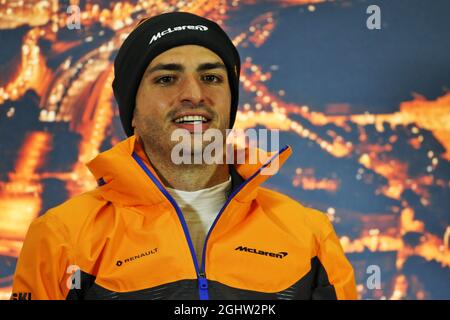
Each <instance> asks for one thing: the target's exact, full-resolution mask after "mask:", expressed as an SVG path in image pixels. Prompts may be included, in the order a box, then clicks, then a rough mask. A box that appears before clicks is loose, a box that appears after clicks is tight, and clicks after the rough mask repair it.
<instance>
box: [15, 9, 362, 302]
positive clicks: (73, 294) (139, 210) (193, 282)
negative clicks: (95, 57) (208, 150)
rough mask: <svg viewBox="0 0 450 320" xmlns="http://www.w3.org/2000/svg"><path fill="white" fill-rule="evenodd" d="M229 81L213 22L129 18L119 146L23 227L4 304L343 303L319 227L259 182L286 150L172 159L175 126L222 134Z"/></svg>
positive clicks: (325, 234)
mask: <svg viewBox="0 0 450 320" xmlns="http://www.w3.org/2000/svg"><path fill="white" fill-rule="evenodd" d="M239 72H240V58H239V54H238V52H237V50H236V48H235V47H234V45H233V44H232V42H231V41H230V39H229V38H228V36H227V35H226V34H225V32H224V31H223V30H222V29H221V28H220V27H219V26H218V25H217V24H215V23H214V22H212V21H210V20H207V19H205V18H202V17H198V16H196V15H193V14H189V13H181V12H178V13H167V14H162V15H159V16H156V17H152V18H150V19H146V20H144V21H142V22H141V23H140V24H139V25H138V26H137V27H136V28H135V29H134V30H133V31H132V32H131V34H130V35H129V36H128V38H127V39H126V40H125V42H124V44H123V45H122V47H121V48H120V50H119V52H118V55H117V57H116V60H115V79H114V82H113V89H114V94H115V97H116V100H117V101H118V104H119V109H120V116H121V120H122V124H123V127H124V129H125V132H126V134H127V135H128V136H129V138H128V139H126V140H125V141H122V142H120V143H119V144H118V145H116V146H115V147H113V148H112V149H110V150H108V151H106V152H104V153H102V154H100V155H99V156H97V157H96V158H95V159H94V160H92V161H91V162H90V163H89V164H88V167H89V169H90V170H91V171H92V173H93V175H94V176H95V178H96V179H97V181H98V183H99V187H98V188H97V189H96V190H93V191H90V192H87V193H85V194H82V195H79V196H77V197H74V198H73V199H71V200H69V201H67V202H66V203H64V204H62V205H60V206H58V207H56V208H53V209H51V210H49V211H48V212H47V213H46V214H45V215H43V216H42V217H39V218H38V219H36V220H35V221H34V222H33V223H32V224H31V226H30V228H29V231H28V234H27V237H26V240H25V243H24V246H23V249H22V252H21V255H20V258H19V262H18V265H17V269H16V274H15V278H14V285H13V296H12V297H13V298H20V297H31V298H32V299H133V298H136V299H336V298H338V299H354V298H356V296H357V295H356V288H355V280H354V274H353V269H352V267H351V265H350V264H349V262H348V261H347V259H346V258H345V255H344V252H343V250H342V248H341V246H340V244H339V240H338V238H337V237H336V234H335V232H334V230H333V227H332V225H331V223H330V222H329V220H328V218H327V217H326V216H325V215H324V214H322V213H320V212H317V211H315V210H312V209H308V208H305V207H303V206H302V205H300V204H299V203H297V202H296V201H294V200H292V199H290V198H289V197H287V196H285V195H283V194H280V193H277V192H274V191H271V190H268V189H266V188H263V187H261V186H260V185H261V184H262V183H263V182H264V181H265V180H266V179H267V178H268V177H269V176H268V175H264V174H262V170H263V169H264V168H267V167H268V166H270V165H271V163H273V162H274V161H277V162H278V163H279V164H280V165H281V164H282V163H283V162H284V161H286V159H287V158H288V157H289V155H290V154H291V149H290V148H289V147H286V148H283V149H282V150H280V151H279V152H277V153H271V154H268V155H267V157H266V160H265V161H259V162H258V163H256V164H255V163H243V164H235V165H228V164H226V163H220V162H215V163H212V164H207V163H200V164H189V163H184V164H183V163H182V164H175V163H174V161H173V153H172V151H173V148H174V147H175V146H176V145H177V143H178V142H177V141H173V139H172V134H173V132H174V131H175V130H177V129H185V130H187V132H188V135H189V136H190V137H192V141H194V140H195V138H196V137H198V136H199V133H198V132H197V131H196V127H198V126H199V127H200V131H201V132H200V136H201V134H202V133H203V132H207V130H209V129H211V130H212V129H215V130H218V131H219V132H222V133H224V135H225V131H226V129H228V128H231V127H232V126H233V123H234V120H235V117H236V111H237V105H238V87H239ZM204 148H205V144H201V145H200V147H199V146H198V145H197V147H194V148H191V149H190V151H191V154H190V155H191V156H194V155H195V154H196V153H198V152H203V151H204ZM259 160H261V158H260V159H259ZM74 270H75V272H74Z"/></svg>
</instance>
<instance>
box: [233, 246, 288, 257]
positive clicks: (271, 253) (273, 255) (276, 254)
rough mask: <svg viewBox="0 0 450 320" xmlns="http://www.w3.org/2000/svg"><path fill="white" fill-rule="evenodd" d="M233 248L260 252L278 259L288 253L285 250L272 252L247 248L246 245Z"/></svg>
mask: <svg viewBox="0 0 450 320" xmlns="http://www.w3.org/2000/svg"><path fill="white" fill-rule="evenodd" d="M234 250H237V251H244V252H250V253H255V254H260V255H262V256H267V257H273V258H278V259H283V258H284V257H286V256H287V255H288V253H287V252H278V253H274V252H269V251H263V250H258V249H253V248H248V247H244V246H239V247H237V248H236V249H234Z"/></svg>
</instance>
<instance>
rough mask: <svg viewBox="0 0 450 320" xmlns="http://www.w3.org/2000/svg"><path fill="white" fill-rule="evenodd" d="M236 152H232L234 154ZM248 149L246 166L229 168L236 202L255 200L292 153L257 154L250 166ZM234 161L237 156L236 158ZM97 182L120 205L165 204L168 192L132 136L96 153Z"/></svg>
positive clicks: (286, 149)
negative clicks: (258, 191)
mask: <svg viewBox="0 0 450 320" xmlns="http://www.w3.org/2000/svg"><path fill="white" fill-rule="evenodd" d="M237 151H238V149H235V152H237ZM249 153H250V150H249V149H245V155H246V156H245V159H246V161H245V163H244V164H234V165H230V175H231V178H232V192H231V196H233V197H234V199H236V200H238V201H239V202H249V201H252V200H253V199H254V198H255V197H256V193H257V188H258V187H259V186H260V185H261V184H262V183H263V182H264V181H265V180H266V179H268V178H269V177H270V176H272V175H274V174H276V172H277V170H275V169H276V168H277V167H278V170H279V168H281V166H282V165H283V164H284V162H285V161H286V160H287V158H289V156H290V155H291V153H292V149H291V147H289V146H286V147H284V148H282V149H281V150H280V151H279V152H273V153H266V152H264V153H263V152H261V153H258V155H259V156H258V157H257V161H256V163H255V164H249V163H247V162H248V159H249ZM235 159H236V157H235ZM87 167H88V168H89V170H90V171H91V173H92V174H93V175H94V177H95V179H96V180H97V181H98V182H99V188H98V191H99V192H100V194H101V196H102V197H103V198H105V199H106V200H107V201H110V202H114V203H115V204H117V205H122V206H149V205H150V206H151V205H161V204H167V203H168V201H167V197H166V196H165V195H164V191H165V192H167V191H166V190H165V188H164V186H163V184H162V182H161V180H160V178H159V177H158V175H157V174H156V172H155V170H154V169H153V167H152V166H151V164H150V163H149V161H148V160H147V157H146V156H145V153H144V152H143V149H142V148H141V147H140V144H139V143H138V142H137V139H136V137H135V136H131V137H129V138H128V139H126V140H123V141H121V142H120V143H118V144H117V145H115V146H114V147H113V148H111V149H109V150H107V151H105V152H103V153H101V154H99V155H98V156H97V157H96V158H94V159H93V160H92V161H90V162H89V163H88V164H87Z"/></svg>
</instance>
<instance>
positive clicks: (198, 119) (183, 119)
mask: <svg viewBox="0 0 450 320" xmlns="http://www.w3.org/2000/svg"><path fill="white" fill-rule="evenodd" d="M207 121H208V119H206V118H205V117H203V116H184V117H181V118H177V119H175V122H176V123H182V122H194V123H196V122H207Z"/></svg>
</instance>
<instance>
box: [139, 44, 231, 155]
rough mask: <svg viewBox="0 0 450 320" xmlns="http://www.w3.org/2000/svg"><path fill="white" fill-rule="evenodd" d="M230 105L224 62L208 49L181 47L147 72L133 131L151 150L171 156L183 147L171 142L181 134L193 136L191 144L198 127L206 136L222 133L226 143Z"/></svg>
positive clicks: (151, 66) (140, 93)
mask: <svg viewBox="0 0 450 320" xmlns="http://www.w3.org/2000/svg"><path fill="white" fill-rule="evenodd" d="M230 105H231V93H230V87H229V84H228V75H227V71H226V68H225V65H224V63H223V61H222V59H221V58H220V57H219V56H218V55H216V54H215V53H214V52H212V51H211V50H209V49H207V48H205V47H201V46H197V45H184V46H179V47H175V48H172V49H170V50H167V51H165V52H163V53H161V54H160V55H158V56H157V57H156V58H155V59H153V60H152V62H151V63H150V65H149V66H148V67H147V70H146V71H145V73H144V76H143V78H142V81H141V83H140V85H139V89H138V92H137V96H136V108H135V112H134V117H133V122H132V125H133V127H135V133H136V135H137V136H138V137H139V138H140V139H142V140H143V142H144V145H145V146H146V147H149V148H151V149H152V150H153V151H155V150H157V152H159V153H161V152H162V153H165V154H170V152H171V150H172V148H173V147H174V146H175V145H176V144H177V143H178V142H177V141H171V135H172V132H173V131H174V130H176V129H180V128H183V129H187V130H188V131H189V132H191V136H192V139H191V141H192V144H194V142H193V141H194V140H193V139H194V138H193V136H194V134H193V133H192V132H194V125H195V126H197V128H196V129H198V127H199V126H201V130H202V131H204V130H206V129H210V128H211V129H219V130H220V131H221V132H222V136H223V137H225V130H226V129H227V128H228V126H229V120H230ZM198 117H201V118H198ZM200 121H201V122H200ZM205 144H206V143H203V144H202V146H201V149H203V147H204V145H205ZM148 151H150V150H148Z"/></svg>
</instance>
